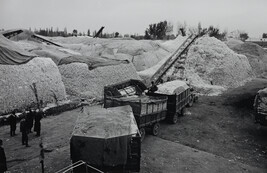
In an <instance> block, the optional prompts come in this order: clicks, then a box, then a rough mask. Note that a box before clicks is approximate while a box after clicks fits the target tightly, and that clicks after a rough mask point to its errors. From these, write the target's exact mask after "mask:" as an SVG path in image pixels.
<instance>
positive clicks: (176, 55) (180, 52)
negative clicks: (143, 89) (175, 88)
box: [150, 34, 199, 85]
mask: <svg viewBox="0 0 267 173" xmlns="http://www.w3.org/2000/svg"><path fill="white" fill-rule="evenodd" d="M198 36H199V35H195V34H192V35H190V36H189V37H188V38H187V39H186V40H185V41H184V42H183V43H182V45H181V46H180V47H179V48H178V49H177V50H176V51H174V52H173V53H172V55H171V56H170V57H169V58H168V59H167V60H166V62H165V63H164V64H163V65H162V66H161V67H160V68H159V69H158V70H157V71H156V73H155V74H154V75H153V76H152V77H151V80H150V81H154V83H155V84H156V85H157V84H158V83H159V82H160V80H161V78H162V77H163V76H164V75H165V74H166V72H167V71H168V70H169V69H170V68H171V67H172V66H173V64H174V63H175V62H176V61H177V60H180V59H183V58H185V57H186V53H187V50H188V48H189V47H190V45H191V44H192V43H194V41H195V40H196V39H197V38H198Z"/></svg>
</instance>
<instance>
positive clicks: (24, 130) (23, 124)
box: [20, 118, 29, 147]
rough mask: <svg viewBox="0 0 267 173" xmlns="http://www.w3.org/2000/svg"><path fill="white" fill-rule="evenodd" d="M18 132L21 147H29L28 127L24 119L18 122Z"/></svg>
mask: <svg viewBox="0 0 267 173" xmlns="http://www.w3.org/2000/svg"><path fill="white" fill-rule="evenodd" d="M20 131H21V134H22V145H26V147H29V145H28V127H27V123H26V120H25V118H23V119H22V120H21V121H20Z"/></svg>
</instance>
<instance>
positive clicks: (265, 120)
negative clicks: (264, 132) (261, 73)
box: [253, 88, 267, 126]
mask: <svg viewBox="0 0 267 173" xmlns="http://www.w3.org/2000/svg"><path fill="white" fill-rule="evenodd" d="M253 108H254V118H255V123H259V124H260V125H263V126H267V88H264V89H261V90H259V91H258V92H257V94H256V96H255V99H254V104H253Z"/></svg>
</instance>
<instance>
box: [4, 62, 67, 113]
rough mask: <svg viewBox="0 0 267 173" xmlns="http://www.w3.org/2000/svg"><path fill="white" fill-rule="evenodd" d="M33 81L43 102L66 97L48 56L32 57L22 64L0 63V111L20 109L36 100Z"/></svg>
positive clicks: (54, 67) (58, 75)
mask: <svg viewBox="0 0 267 173" xmlns="http://www.w3.org/2000/svg"><path fill="white" fill-rule="evenodd" d="M33 83H35V84H36V89H37V94H38V97H39V100H42V101H43V102H44V103H50V102H54V101H55V100H54V96H53V95H54V94H55V95H56V97H57V99H58V100H59V101H60V100H64V99H66V92H65V86H64V84H63V82H62V80H61V75H60V73H59V70H58V68H57V66H56V64H55V63H54V62H53V61H52V60H51V59H49V58H40V57H38V58H34V59H32V60H31V61H29V62H28V63H26V64H22V65H0V110H1V113H4V112H9V111H12V110H14V109H20V110H21V109H24V108H26V107H28V106H30V105H32V103H36V98H35V95H34V92H33V91H32V89H31V87H30V86H31V85H33Z"/></svg>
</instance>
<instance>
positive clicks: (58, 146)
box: [0, 79, 267, 173]
mask: <svg viewBox="0 0 267 173" xmlns="http://www.w3.org/2000/svg"><path fill="white" fill-rule="evenodd" d="M264 86H267V80H263V79H256V80H254V81H252V82H249V83H248V84H246V85H245V86H243V87H239V88H237V89H232V90H229V91H227V93H225V94H223V95H222V96H216V97H204V96H202V97H200V99H199V101H198V103H196V104H195V105H194V106H193V107H191V108H189V109H188V113H189V115H186V116H183V117H180V119H179V122H178V123H177V124H175V125H170V124H168V123H165V122H162V123H161V132H160V134H159V136H157V137H154V136H149V135H148V136H147V137H146V138H145V140H144V142H143V144H142V158H141V171H140V172H151V173H152V172H153V173H154V172H200V173H206V172H253V173H254V172H267V154H266V152H267V127H262V126H260V125H256V124H254V121H253V116H252V109H251V105H252V103H253V97H254V95H255V93H256V92H257V91H258V90H259V89H261V88H263V87H264ZM78 114H79V109H76V110H72V111H68V112H64V113H61V114H60V115H57V116H50V117H46V118H44V119H43V120H42V132H41V136H42V141H43V143H44V145H45V148H47V149H51V150H53V151H52V152H49V153H45V170H46V172H55V171H57V170H60V169H61V168H63V167H65V166H68V165H69V164H70V154H69V139H70V136H71V133H72V130H73V127H74V124H75V121H76V118H77V116H78ZM18 129H19V125H17V134H18V135H17V136H15V137H12V138H10V137H9V127H8V126H4V127H0V138H1V139H3V141H4V148H5V152H6V156H7V161H8V163H7V164H8V170H10V171H11V172H40V171H41V168H40V164H39V146H38V145H39V142H40V140H41V138H40V137H35V136H34V134H30V135H29V145H30V146H31V147H29V148H26V147H25V146H22V145H21V134H20V133H19V132H18Z"/></svg>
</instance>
